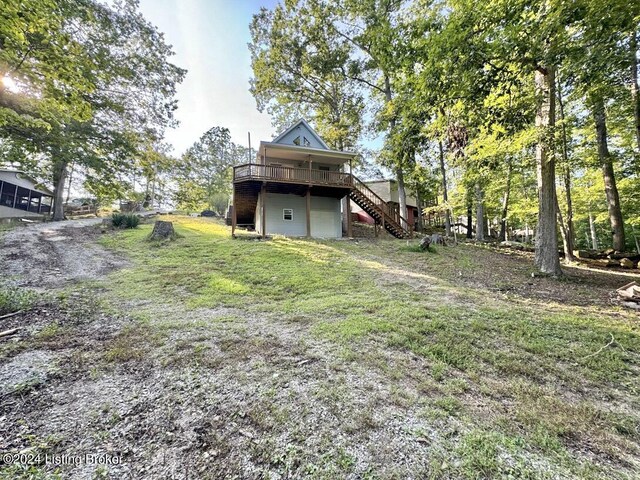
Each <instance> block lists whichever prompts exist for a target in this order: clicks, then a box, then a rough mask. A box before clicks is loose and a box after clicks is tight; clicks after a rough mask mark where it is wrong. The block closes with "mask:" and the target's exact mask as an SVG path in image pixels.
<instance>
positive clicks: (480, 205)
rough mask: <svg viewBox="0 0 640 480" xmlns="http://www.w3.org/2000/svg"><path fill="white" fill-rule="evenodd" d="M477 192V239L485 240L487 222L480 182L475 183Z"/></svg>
mask: <svg viewBox="0 0 640 480" xmlns="http://www.w3.org/2000/svg"><path fill="white" fill-rule="evenodd" d="M474 188H475V194H476V240H478V241H480V242H482V241H484V233H485V223H484V192H483V191H482V188H480V184H479V183H476V184H475V187H474Z"/></svg>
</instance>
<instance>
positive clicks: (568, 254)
mask: <svg viewBox="0 0 640 480" xmlns="http://www.w3.org/2000/svg"><path fill="white" fill-rule="evenodd" d="M556 200H557V198H556ZM556 211H557V212H558V225H560V235H561V236H562V246H563V247H564V260H565V262H567V263H570V262H574V261H575V260H576V258H575V257H574V255H573V244H572V241H573V239H572V238H571V237H570V236H569V228H568V227H567V224H566V223H564V218H563V217H562V210H561V209H560V205H556Z"/></svg>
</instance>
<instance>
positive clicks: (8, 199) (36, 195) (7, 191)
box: [0, 169, 53, 219]
mask: <svg viewBox="0 0 640 480" xmlns="http://www.w3.org/2000/svg"><path fill="white" fill-rule="evenodd" d="M52 211H53V192H52V191H51V190H49V189H48V188H46V187H44V186H43V185H40V184H38V183H37V182H36V181H35V180H34V179H33V178H31V177H29V176H28V175H26V174H25V173H23V172H21V171H19V170H13V169H0V219H6V218H42V217H43V216H45V215H49V214H50V213H51V212H52Z"/></svg>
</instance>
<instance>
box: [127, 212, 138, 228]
mask: <svg viewBox="0 0 640 480" xmlns="http://www.w3.org/2000/svg"><path fill="white" fill-rule="evenodd" d="M139 224H140V217H139V216H138V215H134V214H133V213H130V214H128V215H125V216H124V228H136V227H137V226H138V225H139Z"/></svg>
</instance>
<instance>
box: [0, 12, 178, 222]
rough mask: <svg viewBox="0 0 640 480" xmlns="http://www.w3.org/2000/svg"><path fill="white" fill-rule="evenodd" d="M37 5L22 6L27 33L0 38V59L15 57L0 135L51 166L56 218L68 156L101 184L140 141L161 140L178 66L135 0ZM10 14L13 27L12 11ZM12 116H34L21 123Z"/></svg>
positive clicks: (127, 164)
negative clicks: (14, 87) (15, 85)
mask: <svg viewBox="0 0 640 480" xmlns="http://www.w3.org/2000/svg"><path fill="white" fill-rule="evenodd" d="M36 5H37V8H35V9H34V10H29V17H28V22H27V25H26V29H25V31H26V32H28V33H27V34H26V35H20V34H15V35H13V37H11V38H9V40H7V37H5V38H3V39H2V45H3V46H5V47H6V46H7V45H9V46H10V48H9V51H8V53H7V52H5V49H4V48H3V49H2V51H3V57H4V58H9V60H11V59H13V60H14V61H15V58H17V57H18V58H20V61H19V62H18V63H17V64H15V65H13V67H11V72H12V73H11V75H14V76H17V77H18V78H19V79H20V83H21V89H20V91H18V92H17V93H13V94H12V99H14V98H15V99H16V102H13V103H9V104H8V103H7V102H5V103H4V104H3V107H4V108H5V110H4V114H3V115H0V116H1V117H3V118H7V115H6V113H7V110H9V111H12V112H13V115H11V116H10V117H9V120H7V121H4V122H0V137H2V138H5V139H8V141H10V142H11V143H12V144H13V145H14V146H16V148H20V149H22V150H23V151H25V153H26V152H28V151H31V152H34V153H36V154H37V155H38V158H40V159H41V160H40V161H39V163H40V165H41V167H42V166H45V167H46V168H47V169H48V170H49V171H50V172H51V173H50V174H51V178H52V180H53V184H54V192H55V210H54V219H55V220H61V219H62V218H63V210H62V206H63V191H64V187H65V184H66V179H67V174H68V165H69V164H70V162H72V161H73V162H74V163H76V164H80V165H83V166H85V167H87V168H88V169H90V170H92V171H93V172H94V173H95V175H94V177H96V178H98V177H100V178H103V179H105V181H107V182H110V181H111V179H113V178H114V177H115V176H116V175H115V174H116V173H117V172H118V171H122V170H123V169H127V168H133V166H134V163H133V161H132V160H133V158H134V157H135V156H136V155H137V154H138V152H139V151H140V150H141V146H142V145H143V141H144V139H145V138H148V137H150V136H153V137H155V138H160V137H161V136H162V134H163V131H164V129H165V128H166V127H167V126H169V125H171V124H172V122H173V111H174V110H175V108H176V103H175V101H174V100H173V96H174V94H175V85H176V83H177V82H179V81H181V79H182V78H183V76H184V74H185V72H184V70H181V69H180V68H178V67H176V66H174V65H172V64H171V63H169V61H168V58H169V57H170V56H171V55H172V51H171V47H170V46H169V45H167V44H166V43H165V42H164V39H163V37H162V34H161V33H160V32H158V30H157V29H156V28H155V27H154V26H153V25H151V24H150V23H149V22H147V21H146V20H145V19H144V17H143V16H142V15H141V14H140V12H139V11H138V9H137V7H138V5H137V2H136V1H134V0H125V1H122V2H116V4H115V5H113V6H110V5H105V4H103V3H101V2H98V1H96V0H62V1H60V2H50V1H46V0H37V2H36ZM9 14H10V16H11V18H12V19H13V20H11V21H12V22H13V21H14V20H15V22H17V24H18V25H21V23H20V22H22V21H23V20H22V18H23V15H22V13H21V12H20V11H14V10H11V9H10V10H9ZM43 25H44V26H45V27H42V26H43ZM45 28H46V29H47V32H43V31H42V30H43V29H45ZM32 29H35V33H33V34H32V33H31V30H32ZM5 68H6V67H5ZM22 88H24V90H23V89H22ZM3 96H4V97H5V99H6V98H7V93H6V92H4V94H3ZM7 105H9V106H8V107H7ZM60 112H62V113H63V114H62V115H59V113H60ZM16 115H18V116H23V117H30V118H31V117H32V118H35V119H36V121H34V122H29V123H28V124H24V122H23V123H21V122H20V121H19V118H18V117H17V116H16Z"/></svg>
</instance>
